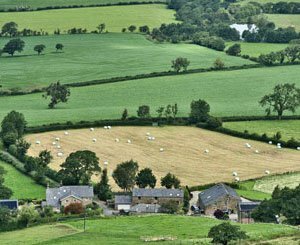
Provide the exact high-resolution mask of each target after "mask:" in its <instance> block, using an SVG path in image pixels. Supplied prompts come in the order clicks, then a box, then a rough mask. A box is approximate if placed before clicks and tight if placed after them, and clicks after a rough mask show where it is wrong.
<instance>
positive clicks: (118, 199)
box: [115, 195, 132, 204]
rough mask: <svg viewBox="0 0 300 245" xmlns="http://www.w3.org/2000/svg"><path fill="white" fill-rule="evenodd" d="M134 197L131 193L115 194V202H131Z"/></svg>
mask: <svg viewBox="0 0 300 245" xmlns="http://www.w3.org/2000/svg"><path fill="white" fill-rule="evenodd" d="M131 201H132V197H131V196H129V195H115V204H131Z"/></svg>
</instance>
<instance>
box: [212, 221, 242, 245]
mask: <svg viewBox="0 0 300 245" xmlns="http://www.w3.org/2000/svg"><path fill="white" fill-rule="evenodd" d="M208 237H209V238H212V239H213V240H212V242H213V243H216V244H223V245H227V244H228V243H229V242H230V241H234V240H241V239H246V238H247V235H246V233H245V232H244V231H241V230H240V227H239V226H235V225H231V224H230V223H228V222H225V223H222V224H220V225H216V226H213V227H212V228H211V229H210V231H209V232H208Z"/></svg>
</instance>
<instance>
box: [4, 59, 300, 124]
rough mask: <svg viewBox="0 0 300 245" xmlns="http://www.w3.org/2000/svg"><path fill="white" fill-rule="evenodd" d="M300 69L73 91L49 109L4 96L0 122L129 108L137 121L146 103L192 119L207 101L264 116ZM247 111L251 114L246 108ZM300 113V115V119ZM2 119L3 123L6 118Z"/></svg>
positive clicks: (34, 97)
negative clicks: (10, 117)
mask: <svg viewBox="0 0 300 245" xmlns="http://www.w3.org/2000/svg"><path fill="white" fill-rule="evenodd" d="M299 72H300V66H297V65H294V66H284V67H272V68H256V69H247V70H236V71H226V72H225V71H222V72H207V73H199V74H189V75H178V76H168V77H157V78H151V79H140V80H134V81H126V82H120V83H113V84H104V85H96V86H88V87H80V88H72V89H71V97H70V100H69V101H68V103H67V104H59V105H58V106H57V108H56V109H54V110H49V109H48V108H47V105H48V103H49V102H48V101H47V100H45V99H43V98H42V94H40V93H38V94H30V95H24V96H9V97H0V105H1V106H0V118H3V117H4V116H5V115H6V114H7V113H8V112H10V111H11V110H17V111H19V112H22V113H23V114H24V115H25V117H26V119H27V121H28V125H29V126H34V125H41V124H49V123H58V122H67V121H73V122H78V121H81V120H85V121H94V120H99V119H114V118H120V117H121V114H122V112H123V110H124V108H127V109H128V111H129V115H130V116H136V110H137V108H138V106H140V105H143V104H146V105H149V106H150V107H151V113H152V115H153V116H156V113H155V110H156V109H157V108H158V107H159V106H162V105H167V104H170V103H172V104H173V103H177V104H178V107H179V112H178V116H187V115H188V113H189V112H190V103H191V101H192V100H195V99H197V100H198V99H199V98H201V99H205V100H206V101H207V102H208V103H209V104H210V107H211V114H212V115H215V116H241V115H242V116H253V115H264V114H265V113H264V110H263V108H261V107H260V106H259V104H258V101H259V100H260V98H261V97H262V96H264V95H265V94H267V93H269V92H270V91H271V90H272V89H273V87H274V86H275V85H276V84H278V83H279V82H280V81H285V80H288V81H291V82H295V83H296V85H297V86H298V87H299V85H300V80H299ZM245 108H247V109H245ZM297 113H299V110H298V111H297V112H296V114H297ZM1 120H2V119H1Z"/></svg>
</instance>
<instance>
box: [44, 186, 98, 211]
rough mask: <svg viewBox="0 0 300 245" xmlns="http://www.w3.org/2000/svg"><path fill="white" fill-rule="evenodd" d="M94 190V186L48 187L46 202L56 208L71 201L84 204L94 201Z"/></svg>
mask: <svg viewBox="0 0 300 245" xmlns="http://www.w3.org/2000/svg"><path fill="white" fill-rule="evenodd" d="M93 197H94V190H93V187H92V186H60V187H58V188H47V190H46V203H44V204H43V205H48V206H52V207H53V208H54V209H56V210H60V208H61V207H62V206H63V207H66V206H68V205H70V204H71V203H81V204H82V205H83V206H86V205H88V204H91V203H92V202H93Z"/></svg>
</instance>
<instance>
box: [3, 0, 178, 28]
mask: <svg viewBox="0 0 300 245" xmlns="http://www.w3.org/2000/svg"><path fill="white" fill-rule="evenodd" d="M174 13H175V12H174V11H173V10H169V9H167V7H166V5H164V4H145V5H129V6H111V7H97V8H75V9H58V10H45V11H34V12H17V13H0V23H6V22H9V21H14V22H16V23H17V24H19V28H20V29H23V28H30V29H33V30H41V29H42V30H43V31H47V32H49V33H53V32H54V30H56V29H57V28H59V29H60V30H61V32H62V33H63V32H64V31H67V30H69V29H71V28H73V27H76V28H86V29H87V30H88V31H93V30H96V26H98V25H99V24H100V23H105V24H106V30H108V31H109V32H121V30H122V28H123V27H128V26H130V25H136V26H142V25H148V26H149V27H150V28H153V27H159V26H160V25H161V24H162V23H171V22H175V17H174ZM50 20H51V21H50Z"/></svg>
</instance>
